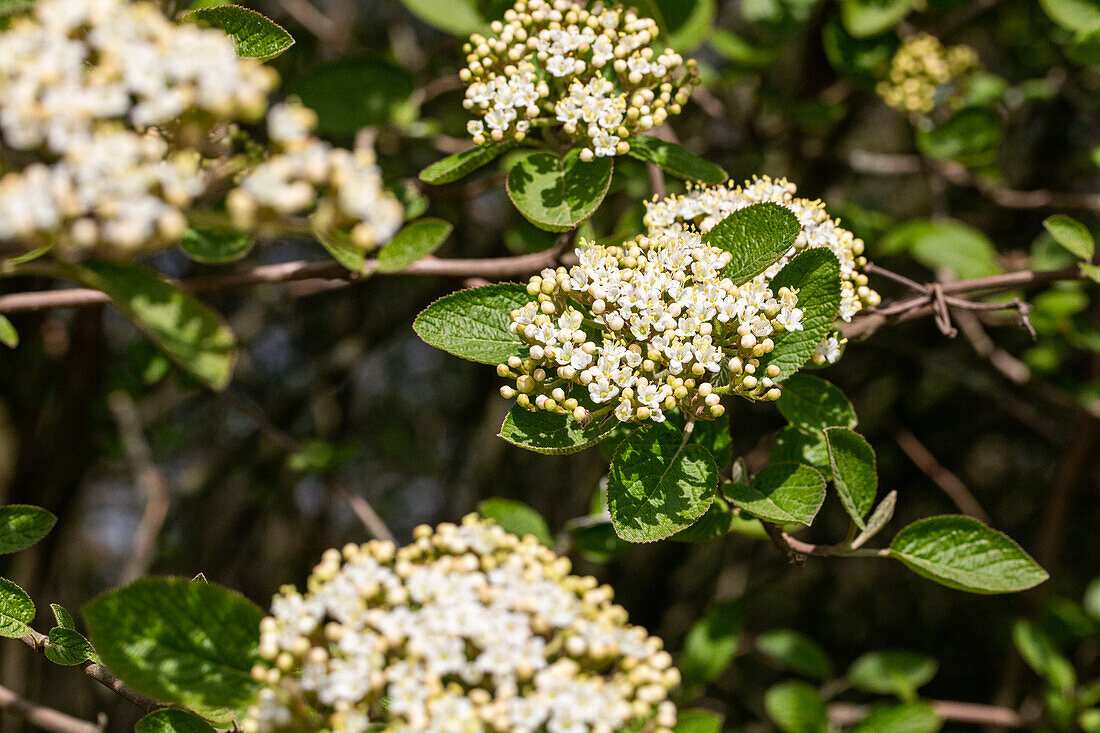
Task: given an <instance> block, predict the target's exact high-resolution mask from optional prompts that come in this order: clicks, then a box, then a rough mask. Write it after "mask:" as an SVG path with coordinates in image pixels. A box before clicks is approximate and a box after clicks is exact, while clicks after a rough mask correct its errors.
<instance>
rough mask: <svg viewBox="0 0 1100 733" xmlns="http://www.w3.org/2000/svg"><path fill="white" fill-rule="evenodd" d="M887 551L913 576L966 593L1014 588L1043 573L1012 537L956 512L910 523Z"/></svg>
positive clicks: (1024, 587)
mask: <svg viewBox="0 0 1100 733" xmlns="http://www.w3.org/2000/svg"><path fill="white" fill-rule="evenodd" d="M890 556H891V557H894V558H896V559H898V560H900V561H901V562H903V563H905V565H907V566H908V567H909V569H910V570H912V571H913V572H915V573H917V574H918V575H923V576H924V577H926V578H928V579H929V580H934V581H936V582H937V583H940V584H941V585H946V586H947V587H948V588H954V589H956V590H964V591H969V592H971V593H1014V592H1017V591H1021V590H1027V589H1028V588H1032V587H1034V586H1036V585H1038V584H1039V583H1042V582H1043V581H1044V580H1046V579H1047V578H1048V577H1049V576H1048V575H1047V572H1046V571H1045V570H1043V569H1042V568H1041V567H1039V564H1038V563H1036V562H1035V561H1034V560H1033V559H1031V556H1030V555H1028V554H1027V553H1026V552H1024V551H1023V549H1022V548H1021V547H1020V546H1019V545H1018V544H1016V542H1015V541H1014V540H1012V539H1011V538H1009V537H1008V536H1006V535H1004V534H1002V533H1001V532H998V531H997V530H994V529H990V528H989V527H987V526H985V525H984V524H982V523H981V522H979V521H978V520H976V519H973V518H971V517H964V516H960V515H946V516H941V517H930V518H928V519H922V520H920V521H917V522H914V523H912V524H910V525H909V526H908V527H906V528H905V529H903V530H901V531H900V532H898V534H897V536H896V537H894V541H893V542H891V543H890Z"/></svg>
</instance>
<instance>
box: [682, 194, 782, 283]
mask: <svg viewBox="0 0 1100 733" xmlns="http://www.w3.org/2000/svg"><path fill="white" fill-rule="evenodd" d="M801 228H802V227H801V226H800V225H799V223H798V218H797V217H796V216H795V215H794V213H793V212H792V211H791V210H790V209H788V208H787V207H786V206H782V205H781V204H774V203H771V202H765V203H762V204H753V205H752V206H746V207H745V208H743V209H738V210H737V211H735V212H733V213H732V214H730V215H729V216H727V217H726V218H725V219H723V220H722V221H720V222H718V223H717V224H715V225H714V226H713V227H711V229H710V231H708V232H707V233H706V234H704V235H703V241H704V242H705V243H707V244H709V245H710V246H712V247H717V248H718V249H724V250H725V251H727V252H729V253H730V254H731V255H732V256H733V257H732V259H731V260H730V263H729V265H727V266H726V272H725V276H726V277H728V278H729V279H731V280H733V282H734V284H735V285H744V284H745V283H747V282H748V281H749V280H752V279H753V278H754V277H756V276H757V275H759V274H760V273H762V272H763V271H764V270H766V269H768V268H769V267H771V266H772V265H774V264H775V263H776V262H778V261H779V258H780V257H782V256H783V255H785V254H786V253H787V250H789V249H790V248H791V245H793V244H794V240H795V238H796V237H797V236H798V232H799V231H800V230H801Z"/></svg>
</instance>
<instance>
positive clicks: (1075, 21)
mask: <svg viewBox="0 0 1100 733" xmlns="http://www.w3.org/2000/svg"><path fill="white" fill-rule="evenodd" d="M1039 4H1040V5H1042V6H1043V10H1045V11H1046V13H1047V15H1049V16H1050V18H1051V20H1053V21H1054V22H1055V23H1057V24H1058V25H1060V26H1062V27H1063V28H1065V29H1066V30H1069V31H1074V32H1082V31H1087V30H1091V29H1093V28H1097V27H1100V2H1098V1H1097V0H1039Z"/></svg>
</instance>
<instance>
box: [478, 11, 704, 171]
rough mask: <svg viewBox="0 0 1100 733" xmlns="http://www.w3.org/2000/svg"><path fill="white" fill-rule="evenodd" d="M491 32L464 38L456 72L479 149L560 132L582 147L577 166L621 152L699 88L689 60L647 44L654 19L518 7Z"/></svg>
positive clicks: (626, 13)
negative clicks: (538, 132)
mask: <svg viewBox="0 0 1100 733" xmlns="http://www.w3.org/2000/svg"><path fill="white" fill-rule="evenodd" d="M491 28H492V32H493V35H492V37H489V38H486V37H484V36H482V35H480V34H475V35H473V36H471V38H470V42H469V43H468V44H466V46H465V47H464V50H465V52H466V54H467V56H466V60H467V62H468V66H467V67H466V68H465V69H463V70H462V71H461V72H460V76H461V78H462V80H463V81H466V82H468V83H469V86H468V88H467V89H466V99H465V101H464V103H463V104H464V105H465V106H466V108H467V109H469V110H470V111H471V112H473V113H474V114H476V115H478V119H475V120H471V121H470V122H469V124H468V125H467V128H468V130H469V132H470V134H471V135H472V136H473V138H474V142H475V143H476V144H478V145H482V144H485V143H488V142H501V141H506V140H516V141H521V140H523V139H524V138H525V137H526V136H527V134H528V133H529V132H530V130H531V128H532V126H557V125H560V126H561V129H562V131H563V132H565V133H566V134H567V135H569V136H570V137H572V138H574V139H576V140H580V141H582V142H583V143H584V144H585V147H584V148H583V149H582V150H581V157H582V159H583V160H592V159H593V158H594V157H596V156H614V155H622V154H624V153H626V152H627V151H628V150H629V149H630V144H629V142H627V138H628V137H629V136H630V135H634V134H637V133H640V132H645V131H646V130H649V129H651V128H653V127H656V126H658V125H661V124H662V123H664V121H665V120H666V119H667V118H668V116H669V115H670V114H679V113H680V111H681V108H682V106H683V105H684V104H685V103H686V102H687V100H688V98H689V97H690V96H691V89H692V86H694V84H695V83H696V82H697V78H696V75H697V72H696V68H695V63H694V61H686V62H685V61H684V59H683V57H682V56H680V54H678V53H676V52H675V51H673V50H672V49H667V48H666V49H664V50H663V51H658V50H656V49H654V48H653V47H652V46H651V45H650V44H651V43H652V42H653V41H654V40H656V38H657V34H658V29H657V23H656V22H655V21H654V20H653V19H652V18H645V17H641V16H639V15H638V14H637V12H636V11H634V10H623V9H622V8H621V7H620V6H618V5H614V6H612V5H605V4H604V3H603V2H597V3H594V4H593V6H592V7H591V8H590V9H589V8H588V7H586V3H584V2H582V1H581V0H519V1H518V2H517V3H516V4H515V7H513V8H512V9H510V10H508V11H507V12H506V13H505V14H504V22H500V21H494V22H493V24H492V26H491Z"/></svg>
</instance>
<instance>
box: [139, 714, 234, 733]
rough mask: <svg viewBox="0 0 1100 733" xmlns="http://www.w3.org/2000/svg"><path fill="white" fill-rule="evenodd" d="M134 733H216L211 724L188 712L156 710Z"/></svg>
mask: <svg viewBox="0 0 1100 733" xmlns="http://www.w3.org/2000/svg"><path fill="white" fill-rule="evenodd" d="M134 733H214V729H213V728H212V727H210V724H209V723H207V722H206V721H205V720H203V719H202V718H200V717H199V716H197V715H195V714H193V713H189V712H187V711H186V710H172V709H168V708H166V709H164V710H154V711H153V712H151V713H149V714H148V715H146V716H145V717H144V718H142V719H141V720H139V721H138V722H137V724H136V725H135V726H134Z"/></svg>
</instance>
